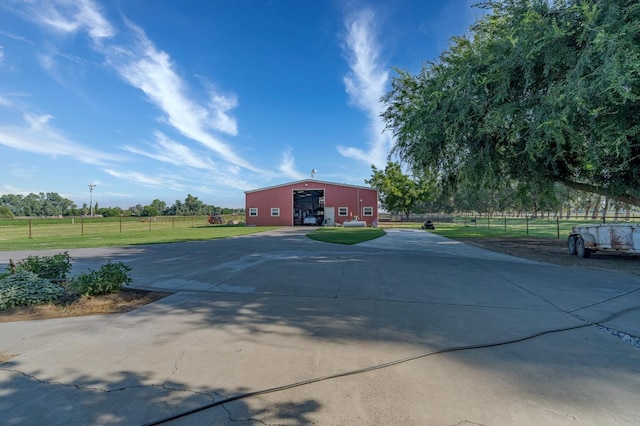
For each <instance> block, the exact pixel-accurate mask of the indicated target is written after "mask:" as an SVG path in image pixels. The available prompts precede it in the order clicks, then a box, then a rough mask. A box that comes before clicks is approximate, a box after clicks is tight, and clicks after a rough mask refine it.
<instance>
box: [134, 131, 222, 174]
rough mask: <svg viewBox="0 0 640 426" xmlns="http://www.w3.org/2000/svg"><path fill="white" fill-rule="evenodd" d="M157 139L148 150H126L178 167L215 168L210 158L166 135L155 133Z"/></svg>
mask: <svg viewBox="0 0 640 426" xmlns="http://www.w3.org/2000/svg"><path fill="white" fill-rule="evenodd" d="M155 137H156V141H155V143H154V144H150V145H149V147H148V148H138V147H134V146H125V149H126V150H127V151H129V152H133V153H134V154H138V155H142V156H145V157H148V158H152V159H154V160H158V161H162V162H163V163H169V164H173V165H176V166H186V167H194V168H198V169H212V168H214V167H215V163H214V162H213V161H211V159H210V158H208V157H204V156H202V155H200V154H198V153H195V152H194V151H192V150H191V149H190V148H189V147H187V146H185V145H183V144H181V143H178V142H176V141H174V140H171V139H169V138H168V137H167V136H166V135H165V134H164V133H162V132H158V131H157V132H155Z"/></svg>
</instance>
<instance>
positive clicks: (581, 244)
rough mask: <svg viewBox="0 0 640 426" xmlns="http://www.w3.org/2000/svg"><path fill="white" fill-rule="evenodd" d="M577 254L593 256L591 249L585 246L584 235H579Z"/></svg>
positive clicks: (579, 255)
mask: <svg viewBox="0 0 640 426" xmlns="http://www.w3.org/2000/svg"><path fill="white" fill-rule="evenodd" d="M576 254H577V255H578V257H589V256H591V250H590V249H588V248H586V247H585V246H584V240H583V239H582V237H578V239H577V240H576Z"/></svg>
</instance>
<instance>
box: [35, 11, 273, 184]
mask: <svg viewBox="0 0 640 426" xmlns="http://www.w3.org/2000/svg"><path fill="white" fill-rule="evenodd" d="M28 9H29V10H27V12H26V13H25V14H24V16H27V15H29V16H28V17H27V19H31V20H33V21H36V22H38V23H40V24H41V25H44V26H46V27H47V28H50V29H53V30H55V31H57V32H61V33H65V34H66V33H68V34H72V33H76V32H80V31H86V32H87V33H88V34H89V36H90V37H91V39H92V40H93V41H94V44H93V46H92V47H93V48H94V49H95V50H96V51H97V52H99V53H102V54H104V55H105V57H106V61H107V64H109V65H110V66H111V67H113V69H115V70H116V72H117V73H118V74H119V75H120V76H121V78H122V79H123V80H124V81H126V82H127V83H128V84H130V85H132V86H133V87H136V88H138V89H140V90H142V91H143V92H144V93H145V95H146V96H147V98H148V100H149V101H150V102H151V103H153V104H154V105H156V106H157V107H158V108H159V109H160V110H161V111H163V113H164V114H165V117H164V118H165V120H166V122H167V123H168V124H169V125H171V126H173V127H174V128H175V129H176V130H178V131H179V132H180V133H181V134H182V135H184V136H185V137H187V138H189V139H191V140H194V141H196V142H198V143H201V144H202V145H204V146H206V147H207V148H209V149H211V150H213V151H214V152H216V153H217V154H218V155H220V157H222V159H224V160H225V161H227V162H229V163H231V164H233V165H236V166H239V167H242V168H244V169H247V170H250V171H254V172H261V170H260V169H258V168H257V167H255V166H253V165H251V164H250V163H249V162H248V161H246V160H245V159H243V158H241V157H240V156H239V155H237V154H236V153H235V152H234V149H233V147H232V146H231V145H229V144H227V143H225V142H224V141H222V140H220V139H219V138H218V137H216V136H215V135H214V134H212V133H211V130H214V131H220V132H224V133H227V134H230V135H232V136H235V135H237V133H238V129H237V123H236V120H235V119H234V118H233V117H232V116H230V115H229V114H228V112H229V110H231V109H233V108H235V107H236V106H237V105H238V101H237V98H236V96H235V95H234V94H231V95H225V94H222V93H220V92H219V91H217V90H215V89H214V88H213V85H211V84H207V86H208V87H206V88H205V89H206V91H207V92H208V95H209V96H208V99H206V100H204V101H203V102H198V101H197V100H195V99H193V98H191V97H190V96H189V88H188V85H187V84H186V83H185V82H184V81H183V79H182V78H181V77H180V75H179V74H178V73H177V72H176V70H175V68H176V67H175V65H174V64H173V62H172V61H171V58H170V56H169V54H167V53H166V52H164V51H162V50H159V49H157V48H156V46H155V45H154V44H153V42H152V41H151V40H149V39H148V38H147V36H146V35H145V33H144V31H143V30H142V29H141V28H139V27H137V26H136V25H135V24H133V23H131V22H129V21H127V20H126V19H125V22H126V24H127V26H128V28H129V30H130V31H131V33H132V35H133V37H132V39H133V41H132V42H131V43H130V44H127V45H116V44H110V43H108V39H109V38H111V37H113V36H114V35H115V33H116V31H115V29H114V27H113V26H112V25H111V24H110V23H109V22H108V20H107V19H106V18H104V16H103V15H102V13H101V10H100V7H99V6H98V5H97V4H96V3H95V2H94V1H93V0H78V1H71V0H52V1H51V2H48V3H46V4H45V6H42V7H38V6H36V5H35V4H34V5H33V6H32V7H31V8H28ZM41 60H42V61H43V62H42V63H43V66H45V68H50V67H51V66H52V63H51V62H50V61H48V60H46V58H41Z"/></svg>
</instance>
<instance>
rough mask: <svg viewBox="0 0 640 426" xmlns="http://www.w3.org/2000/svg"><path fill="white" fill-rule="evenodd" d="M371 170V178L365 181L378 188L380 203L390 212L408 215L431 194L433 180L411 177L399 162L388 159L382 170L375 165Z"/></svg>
mask: <svg viewBox="0 0 640 426" xmlns="http://www.w3.org/2000/svg"><path fill="white" fill-rule="evenodd" d="M371 170H372V171H373V174H372V175H371V179H365V182H366V183H367V184H369V185H371V186H372V187H374V188H376V189H378V192H379V195H380V203H381V204H382V206H383V207H384V208H385V209H387V210H388V211H390V212H402V213H404V214H405V215H406V216H407V217H409V214H410V213H411V212H413V211H415V209H416V207H417V206H419V205H421V204H423V203H425V202H426V201H428V199H429V198H430V196H431V195H432V191H433V184H434V182H432V181H429V180H427V179H425V178H424V177H421V178H419V179H413V178H412V177H411V176H409V175H406V174H404V173H403V172H402V168H401V167H400V164H399V163H394V162H391V161H389V162H388V163H387V166H386V167H385V169H384V170H379V169H377V168H376V166H371Z"/></svg>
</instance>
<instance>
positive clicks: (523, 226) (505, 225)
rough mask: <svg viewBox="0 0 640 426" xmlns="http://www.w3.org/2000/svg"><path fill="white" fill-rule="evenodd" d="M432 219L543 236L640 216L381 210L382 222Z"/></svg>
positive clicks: (468, 231) (469, 228) (472, 229)
mask: <svg viewBox="0 0 640 426" xmlns="http://www.w3.org/2000/svg"><path fill="white" fill-rule="evenodd" d="M427 220H431V221H432V222H433V223H434V224H435V225H436V228H439V227H442V226H448V227H455V228H461V229H462V231H461V235H467V236H468V235H473V236H507V237H540V238H558V239H564V238H566V237H567V236H568V234H569V233H570V232H571V230H572V228H573V226H576V225H595V224H602V223H606V224H615V223H638V220H640V218H639V217H637V216H629V217H620V216H619V217H617V218H615V217H613V216H612V217H607V216H605V217H600V218H599V219H584V218H580V217H575V216H574V217H573V218H571V219H560V217H559V216H556V217H553V216H546V217H544V218H541V217H531V216H528V215H523V216H515V215H500V216H498V215H493V216H492V215H483V216H480V215H462V216H453V215H439V214H415V215H414V214H412V215H409V217H406V216H405V215H393V214H380V217H379V221H380V224H381V226H404V225H415V226H418V225H419V224H421V223H424V222H426V221H427Z"/></svg>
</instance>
